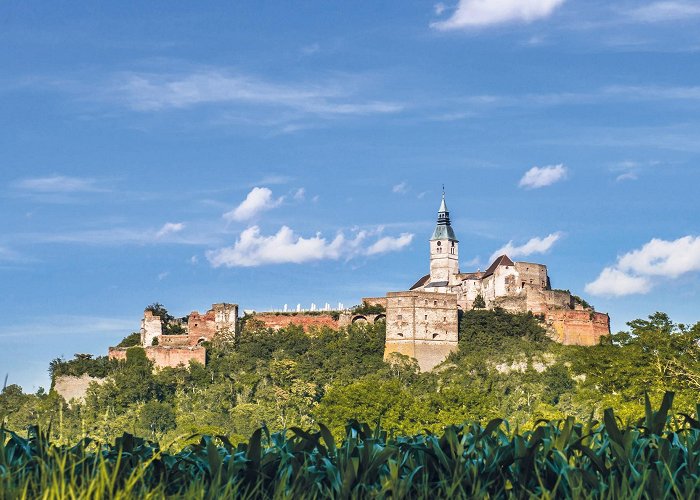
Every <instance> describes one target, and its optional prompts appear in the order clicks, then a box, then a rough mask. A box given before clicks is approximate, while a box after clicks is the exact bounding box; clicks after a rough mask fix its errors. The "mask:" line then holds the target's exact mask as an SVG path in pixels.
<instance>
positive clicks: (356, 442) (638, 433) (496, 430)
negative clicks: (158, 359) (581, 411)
mask: <svg viewBox="0 0 700 500" xmlns="http://www.w3.org/2000/svg"><path fill="white" fill-rule="evenodd" d="M672 399H673V394H672V393H667V394H666V395H665V396H664V397H663V401H662V402H661V405H660V408H659V410H658V411H653V410H652V406H651V404H650V402H649V399H648V398H646V399H645V403H646V404H645V417H644V418H642V419H640V420H639V421H638V422H637V423H636V424H634V425H626V426H622V427H620V425H619V424H618V421H617V419H616V415H615V414H614V413H613V411H612V410H610V409H608V410H606V411H605V413H604V416H603V422H602V423H599V422H597V421H591V420H588V421H585V422H577V421H575V419H574V418H567V419H565V420H555V421H549V422H545V423H542V422H541V423H539V424H538V425H537V427H536V428H535V429H533V430H528V431H524V432H519V431H515V432H513V431H511V430H510V426H509V425H508V423H507V422H505V421H503V420H501V419H494V420H491V421H490V422H489V423H488V424H487V425H486V426H481V425H479V424H473V423H472V424H461V425H450V426H448V427H446V428H445V429H444V430H443V431H442V432H441V433H440V434H431V433H422V434H419V435H414V436H400V437H393V436H390V435H389V433H387V431H386V430H385V429H382V428H381V427H380V426H376V427H374V429H373V428H372V427H370V426H369V425H367V424H359V423H358V422H357V421H354V420H353V421H350V422H349V423H348V424H347V426H346V427H345V430H344V439H343V440H342V442H340V443H339V444H336V439H335V438H334V436H333V434H332V433H331V432H330V431H329V429H328V428H327V427H325V426H324V425H323V424H318V431H313V430H306V431H305V430H302V429H300V428H297V427H292V428H290V429H289V430H285V431H281V432H278V433H274V434H271V433H270V432H269V430H268V429H267V427H262V428H259V429H256V430H255V431H254V432H253V433H252V435H251V437H250V438H249V440H248V441H247V442H246V443H240V444H238V445H234V444H233V443H232V442H231V441H230V440H229V439H228V438H227V437H226V436H216V437H212V436H203V437H201V439H199V440H198V442H196V443H193V444H190V445H188V446H186V447H185V448H184V449H183V450H182V451H179V452H174V453H173V452H169V451H164V450H162V449H161V448H160V446H159V445H158V444H156V443H154V442H151V441H146V440H144V439H142V438H136V437H134V436H132V435H130V434H124V435H122V436H121V437H119V438H117V439H116V440H115V441H114V444H113V445H111V444H100V443H98V442H95V441H93V440H91V439H89V438H86V439H83V440H81V441H79V442H78V443H77V444H74V445H72V446H68V445H60V444H57V443H52V442H51V439H50V437H49V433H48V432H41V431H40V430H39V429H38V428H36V427H33V428H31V429H30V430H29V433H28V438H26V439H25V438H22V437H21V436H19V435H18V434H15V433H13V432H10V431H7V430H4V429H0V498H17V497H32V498H35V497H44V498H59V497H60V498H64V497H65V498H75V497H81V498H82V497H89V498H103V497H109V498H112V497H119V498H131V497H163V496H166V495H167V496H186V497H196V498H212V497H215V496H216V497H218V496H222V497H233V496H236V497H239V496H240V497H243V498H251V497H255V498H351V497H352V498H417V497H421V498H492V497H493V498H496V497H497V498H530V497H536V498H553V497H557V498H695V497H696V496H697V493H698V491H699V489H700V421H699V420H700V405H698V408H697V411H696V413H695V417H692V416H690V415H679V416H678V418H673V417H672V416H671V415H670V414H669V410H670V408H671V403H672Z"/></svg>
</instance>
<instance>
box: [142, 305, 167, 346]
mask: <svg viewBox="0 0 700 500" xmlns="http://www.w3.org/2000/svg"><path fill="white" fill-rule="evenodd" d="M162 333H163V323H162V322H161V319H160V316H154V315H153V312H152V311H144V312H143V319H142V320H141V345H143V346H148V345H151V344H153V339H154V338H156V337H157V336H159V335H161V334H162Z"/></svg>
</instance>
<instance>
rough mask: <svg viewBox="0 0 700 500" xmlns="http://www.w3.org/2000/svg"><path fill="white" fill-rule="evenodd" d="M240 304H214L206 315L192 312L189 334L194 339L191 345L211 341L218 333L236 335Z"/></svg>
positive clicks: (189, 321)
mask: <svg viewBox="0 0 700 500" xmlns="http://www.w3.org/2000/svg"><path fill="white" fill-rule="evenodd" d="M237 323H238V304H226V303H221V304H213V305H212V306H211V309H210V310H209V311H207V312H206V313H204V314H200V313H199V312H198V311H192V312H191V313H190V315H189V318H188V320H187V332H188V334H189V336H190V337H192V339H191V342H190V344H191V345H196V344H197V342H199V341H200V340H202V339H204V340H211V339H213V338H214V336H215V335H216V334H217V333H224V332H225V333H228V334H231V335H233V336H235V335H236V327H237Z"/></svg>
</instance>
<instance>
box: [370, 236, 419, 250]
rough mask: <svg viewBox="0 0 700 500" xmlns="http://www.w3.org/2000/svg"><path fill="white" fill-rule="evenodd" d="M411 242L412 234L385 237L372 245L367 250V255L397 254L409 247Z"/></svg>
mask: <svg viewBox="0 0 700 500" xmlns="http://www.w3.org/2000/svg"><path fill="white" fill-rule="evenodd" d="M411 241H413V235H412V234H411V233H402V234H401V235H400V236H398V237H392V236H384V237H383V238H380V239H379V240H377V241H375V242H374V243H373V244H372V245H370V247H369V248H368V249H367V255H376V254H380V253H387V252H395V251H397V250H401V249H402V248H404V247H405V246H407V245H409V244H410V243H411Z"/></svg>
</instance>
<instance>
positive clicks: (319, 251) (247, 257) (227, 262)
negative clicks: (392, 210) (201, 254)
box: [206, 226, 413, 267]
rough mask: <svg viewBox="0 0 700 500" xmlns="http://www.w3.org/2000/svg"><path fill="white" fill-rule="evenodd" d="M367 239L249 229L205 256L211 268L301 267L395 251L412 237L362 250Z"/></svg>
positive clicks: (389, 239) (361, 233)
mask: <svg viewBox="0 0 700 500" xmlns="http://www.w3.org/2000/svg"><path fill="white" fill-rule="evenodd" d="M369 236H371V233H369V232H367V231H359V232H357V233H356V234H355V235H354V237H353V238H346V237H345V235H343V234H342V233H339V234H338V235H337V236H336V237H335V238H333V239H332V240H330V241H329V240H327V239H326V238H324V237H322V236H321V234H320V233H317V234H316V235H315V236H313V237H310V238H304V237H303V236H299V235H297V234H295V233H294V231H293V230H292V229H291V228H289V227H287V226H282V227H281V228H280V230H279V231H278V232H277V233H276V234H273V235H270V236H265V235H263V234H261V232H260V228H259V227H258V226H251V227H249V228H247V229H246V230H244V231H243V232H242V233H241V234H240V236H239V238H238V240H237V241H236V242H235V243H234V245H233V246H232V247H226V248H220V249H217V250H211V251H209V252H207V254H206V255H207V259H209V262H210V263H211V265H212V266H214V267H220V266H225V267H255V266H262V265H266V264H289V263H291V264H302V263H304V262H313V261H318V260H338V259H340V258H353V257H356V256H358V255H376V254H380V253H386V252H391V251H397V250H400V249H402V248H404V247H405V246H406V245H407V244H408V243H410V240H411V239H412V238H413V235H412V234H402V235H401V236H399V237H397V238H392V237H384V238H381V239H379V240H378V241H376V242H375V243H374V244H372V245H371V246H370V247H369V248H365V241H366V240H367V238H368V237H369Z"/></svg>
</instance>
